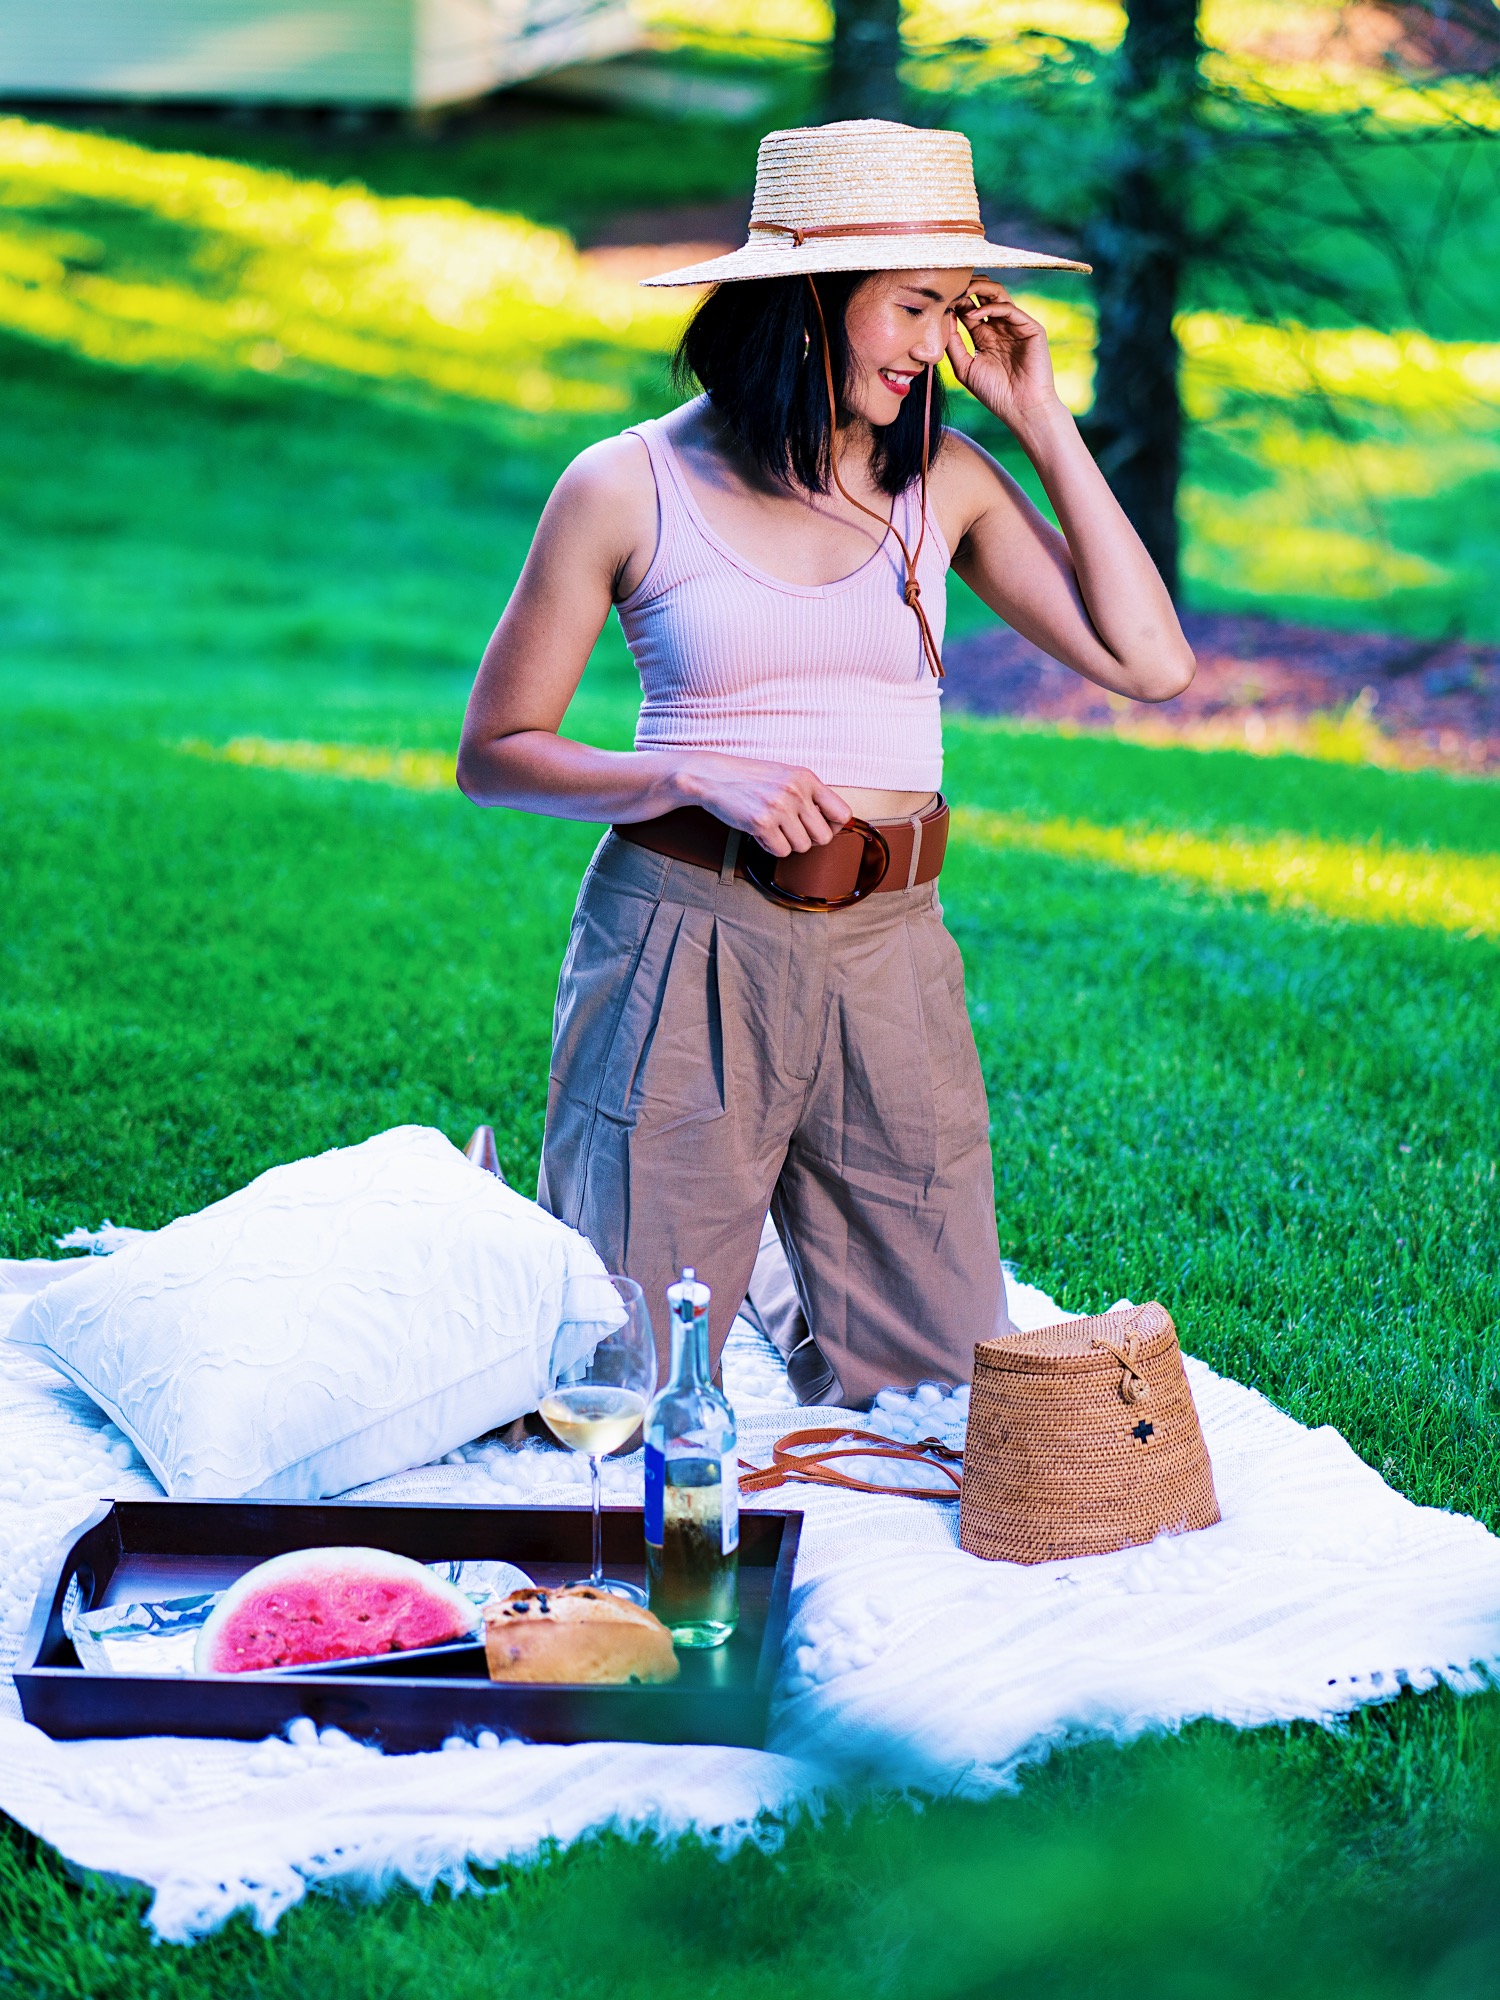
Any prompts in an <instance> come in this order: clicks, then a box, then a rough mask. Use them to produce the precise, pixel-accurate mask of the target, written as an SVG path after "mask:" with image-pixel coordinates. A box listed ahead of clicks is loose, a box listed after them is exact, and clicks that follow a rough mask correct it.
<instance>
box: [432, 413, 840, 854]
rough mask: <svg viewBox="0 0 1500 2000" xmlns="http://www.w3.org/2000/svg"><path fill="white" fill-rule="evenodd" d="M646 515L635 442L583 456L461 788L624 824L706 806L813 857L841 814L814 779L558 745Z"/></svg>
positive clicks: (647, 482)
mask: <svg viewBox="0 0 1500 2000" xmlns="http://www.w3.org/2000/svg"><path fill="white" fill-rule="evenodd" d="M656 514H657V509H656V486H655V482H654V480H653V478H652V474H651V467H650V463H649V461H648V459H647V456H646V451H645V447H644V446H643V445H642V444H641V443H640V441H639V440H638V439H635V438H624V437H621V438H611V439H608V440H607V441H606V442H605V443H603V444H598V445H594V446H591V447H590V449H589V450H588V451H586V452H584V453H583V455H582V456H581V457H580V458H577V459H575V460H574V462H573V464H572V465H570V466H569V468H568V470H567V471H566V472H565V473H564V474H563V476H562V478H561V479H560V480H559V481H558V483H557V486H556V487H555V489H554V490H553V493H552V497H551V499H550V500H549V501H548V502H547V505H546V508H545V509H544V510H543V513H542V518H541V520H540V522H539V523H538V525H537V531H536V537H535V539H534V541H533V542H532V545H531V552H530V554H529V555H528V556H527V558H526V563H525V567H524V568H523V569H522V571H521V575H520V578H519V580H518V581H517V584H516V587H515V590H514V591H513V592H512V594H511V599H510V602H509V603H508V604H507V605H506V607H505V611H504V614H503V615H502V617H501V619H500V623H499V624H498V625H497V626H496V628H495V632H494V636H493V637H492V638H491V640H490V643H489V645H488V646H487V647H486V648H485V653H484V658H483V660H482V661H481V663H480V667H479V673H478V676H477V678H476V679H475V682H474V689H473V692H472V693H471V695H470V696H469V706H468V709H467V711H466V713H465V715H464V727H463V737H462V739H461V741H460V744H459V752H458V782H459V787H460V789H461V790H462V791H463V792H464V793H465V795H466V796H467V797H469V798H471V799H473V800H474V802H475V804H476V805H482V806H510V807H512V808H514V809H516V810H518V811H521V812H535V813H548V814H552V815H554V816H555V817H558V818H562V819H581V820H603V821H611V820H612V821H616V822H618V823H620V824H622V825H623V824H627V823H629V822H632V821H636V820H646V819H655V818H656V817H657V816H658V815H659V814H661V813H665V812H671V811H673V810H674V809H675V808H676V807H678V806H686V805H697V806H704V807H706V808H707V810H708V811H709V812H711V813H713V814H714V815H715V816H716V817H717V818H719V819H721V820H723V821H724V822H725V824H726V825H728V826H736V827H738V828H739V829H740V830H741V831H742V832H744V833H748V834H751V835H752V836H753V837H754V838H755V839H756V840H758V841H759V842H760V844H761V845H762V846H763V847H765V848H767V849H768V850H769V851H770V852H771V853H772V854H789V853H792V852H796V853H805V852H806V851H807V849H808V848H810V847H821V846H822V845H824V843H825V842H827V841H829V840H831V839H832V838H833V835H834V833H835V831H836V830H837V828H838V827H840V826H842V825H843V823H844V821H845V820H846V819H847V818H848V816H849V809H848V807H847V806H846V805H845V804H844V802H843V800H842V799H840V798H839V796H838V794H837V793H836V792H832V791H830V790H829V788H828V787H827V786H826V785H824V784H822V783H821V782H820V781H819V780H818V779H817V778H816V777H814V775H813V773H812V772H811V771H805V770H801V769H798V768H797V767H795V766H793V765H789V764H774V763H768V762H763V761H761V760H759V759H755V758H748V757H726V756H723V755H721V754H720V753H718V752H717V751H712V750H681V751H673V750H625V751H620V750H596V749H595V748H593V746H592V745H590V744H587V743H577V742H574V741H572V740H571V739H570V738H568V737H565V736H560V735H559V734H558V731H559V729H560V728H561V726H562V720H563V717H564V715H565V714H566V713H567V709H568V704H569V702H570V701H571V700H572V699H573V696H574V694H575V692H576V691H577V688H578V683H579V681H580V680H581V679H582V677H583V670H584V667H585V666H586V665H587V663H588V658H589V654H590V653H591V652H592V651H593V648H594V642H595V641H596V640H597V639H598V637H599V634H600V632H601V631H602V630H603V629H604V623H605V620H606V619H607V618H608V617H609V613H610V607H611V605H612V604H613V603H614V602H615V601H616V600H617V599H618V598H621V597H625V596H628V595H629V592H630V590H631V589H633V588H634V587H635V585H636V584H637V583H638V582H639V581H640V579H641V578H642V577H643V576H644V575H645V572H646V569H647V567H648V566H649V564H650V561H651V557H652V552H653V551H654V549H655V546H656V535H657V518H656Z"/></svg>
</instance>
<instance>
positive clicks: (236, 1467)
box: [10, 1125, 605, 1500]
mask: <svg viewBox="0 0 1500 2000" xmlns="http://www.w3.org/2000/svg"><path fill="white" fill-rule="evenodd" d="M602 1271H603V1265H602V1264H601V1263H600V1261H599V1257H598V1254H597V1253H596V1251H595V1250H594V1248H593V1246H592V1245H591V1244H590V1243H588V1242H587V1240H586V1239H585V1238H584V1237H582V1236H580V1235H579V1234H578V1233H577V1231H576V1230H572V1229H569V1228H568V1227H567V1225H566V1224H565V1223H562V1222H558V1221H557V1220H556V1219H555V1217H553V1216H550V1215H548V1214H547V1213H546V1212H545V1211H544V1210H543V1209H540V1208H538V1207H537V1205H536V1203H535V1202H532V1201H527V1200H526V1199H525V1197H524V1196H522V1195H519V1194H517V1193H516V1192H515V1190H514V1189H513V1188H509V1187H507V1186H506V1185H505V1183H504V1182H503V1181H501V1180H497V1179H496V1178H495V1176H494V1175H493V1174H488V1173H485V1172H484V1171H482V1170H481V1169H480V1168H478V1167H475V1166H474V1165H472V1164H471V1163H470V1161H468V1160H467V1159H465V1157H464V1155H463V1154H462V1153H461V1152H459V1150H458V1148H457V1147H456V1146H453V1145H450V1144H449V1142H448V1141H447V1140H446V1139H445V1138H444V1137H443V1135H442V1133H441V1132H434V1131H430V1130H428V1129H427V1128H425V1127H423V1126H420V1125H403V1126H399V1127H398V1128H397V1129H396V1130H395V1131H392V1132H382V1133H380V1134H379V1135H378V1136H377V1137H376V1138H373V1139H367V1140H366V1141H365V1142H364V1144H363V1145H362V1146H349V1147H345V1148H343V1149H341V1150H339V1151H337V1152H332V1153H323V1154H321V1155H320V1156H319V1157H318V1158H316V1159H312V1160H297V1161H295V1162H293V1163H292V1164H291V1165H290V1166H285V1167H273V1168H272V1169H271V1171H270V1172H269V1173H265V1174H262V1175H261V1176H260V1179H259V1180H256V1181H252V1182H251V1183H250V1185H249V1187H247V1188H242V1189H241V1190H240V1192H239V1193H238V1194H232V1195H230V1196H229V1197H228V1198H227V1199H226V1200H224V1201H218V1202H215V1203H214V1205H213V1207H212V1208H205V1209H203V1210H202V1211H201V1213H199V1214H197V1215H187V1216H183V1217H182V1218H181V1219H180V1220H179V1221H177V1222H173V1223H171V1224H169V1225H168V1227H167V1228H165V1229H160V1230H156V1231H154V1232H153V1233H151V1234H150V1235H147V1236H143V1237H141V1238H139V1239H138V1240H137V1241H135V1242H134V1243H132V1244H131V1245H130V1246H129V1248H128V1249H124V1250H117V1251H116V1252H115V1253H114V1255H113V1256H110V1257H89V1258H85V1259H82V1260H81V1262H80V1268H79V1269H78V1270H77V1271H76V1272H72V1273H70V1274H69V1275H68V1276H67V1277H65V1278H60V1279H59V1280H58V1281H57V1282H56V1283H55V1284H52V1285H49V1286H48V1287H47V1289H46V1290H45V1291H43V1292H39V1293H38V1294H37V1295H36V1296H35V1297H34V1298H32V1299H30V1300H28V1302H27V1304H26V1305H25V1306H24V1307H23V1308H22V1310H21V1313H20V1315H19V1317H18V1318H17V1320H16V1321H15V1324H14V1326H13V1327H12V1330H11V1335H10V1337H11V1339H12V1340H15V1341H19V1342H21V1343H22V1344H23V1345H25V1346H28V1347H31V1348H33V1349H35V1350H37V1351H38V1353H39V1354H40V1356H41V1357H42V1358H43V1359H44V1360H46V1361H49V1362H50V1363H51V1364H52V1365H53V1366H54V1367H56V1368H60V1369H61V1370H62V1372H63V1373H64V1374H65V1375H68V1376H70V1377H71V1378H72V1380H73V1381H74V1382H76V1383H77V1384H78V1386H79V1388H80V1389H82V1390H83V1392H84V1393H85V1395H87V1396H90V1397H92V1399H93V1400H94V1402H96V1403H97V1404H98V1405H99V1407H100V1408H101V1409H103V1410H105V1411H107V1412H108V1414H109V1415H110V1417H111V1418H112V1419H113V1420H114V1422H115V1423H117V1424H118V1425H119V1427H120V1429H121V1430H122V1431H124V1432H125V1433H126V1435H127V1436H128V1437H130V1438H131V1439H132V1440H133V1442H134V1443H135V1445H136V1447H137V1449H138V1450H139V1452H140V1454H141V1456H142V1458H144V1459H145V1461H146V1463H147V1464H148V1465H149V1466H150V1468H151V1470H152V1471H153V1472H154V1473H155V1474H156V1476H157V1478H158V1479H159V1480H160V1481H161V1483H162V1485H163V1486H164V1487H165V1488H166V1490H167V1492H168V1493H169V1494H170V1495H171V1496H172V1497H173V1498H174V1499H208V1498H228V1499H299V1500H315V1499H320V1498H321V1497H322V1496H323V1495H325V1494H328V1493H342V1492H345V1491H347V1490H348V1488H350V1487H351V1486H361V1485H363V1484H364V1483H365V1481H366V1480H370V1479H379V1478H382V1477H383V1476H384V1475H386V1474H387V1473H392V1472H402V1471H405V1470H406V1468H407V1467H408V1466H413V1465H422V1464H425V1463H427V1461H428V1460H430V1459H434V1458H438V1457H440V1456H441V1455H442V1454H443V1453H444V1452H445V1451H451V1450H453V1449H454V1447H455V1446H457V1445H460V1444H463V1443H465V1442H466V1441H467V1440H468V1439H470V1438H474V1437H478V1436H479V1435H480V1434H481V1433H482V1432H483V1431H486V1430H490V1429H492V1428H493V1427H494V1426H495V1425H496V1424H503V1423H508V1422H509V1421H510V1419H511V1418H512V1417H518V1416H521V1415H523V1414H524V1413H525V1412H526V1411H528V1410H534V1409H535V1408H536V1406H537V1403H538V1401H539V1400H540V1398H541V1397H542V1396H543V1395H544V1394H545V1393H546V1390H547V1388H548V1386H549V1382H550V1380H551V1375H550V1369H551V1366H552V1360H553V1356H552V1350H553V1346H554V1342H556V1344H557V1347H558V1350H559V1351H558V1354H557V1357H556V1360H557V1365H558V1366H560V1367H562V1366H567V1365H568V1364H569V1363H570V1362H571V1361H573V1360H575V1359H577V1358H579V1356H581V1355H582V1354H585V1353H588V1352H590V1351H591V1350H592V1348H593V1346H594V1344H595V1342H596V1341H597V1340H598V1339H599V1337H600V1335H601V1333H602V1332H603V1331H604V1330H605V1329H604V1328H603V1327H602V1326H600V1325H597V1324H595V1325H593V1326H584V1325H580V1324H576V1323H575V1324H572V1325H560V1324H559V1314H560V1311H561V1309H562V1308H561V1287H562V1284H563V1281H564V1280H565V1279H567V1278H569V1277H574V1276H594V1275H597V1274H599V1273H601V1272H602Z"/></svg>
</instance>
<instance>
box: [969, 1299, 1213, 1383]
mask: <svg viewBox="0 0 1500 2000" xmlns="http://www.w3.org/2000/svg"><path fill="white" fill-rule="evenodd" d="M1132 1334H1134V1336H1135V1340H1136V1356H1137V1359H1139V1360H1141V1361H1151V1360H1154V1359H1155V1358H1156V1356H1157V1355H1158V1354H1160V1353H1161V1351H1162V1349H1163V1348H1164V1347H1166V1346H1168V1345H1169V1344H1171V1343H1173V1342H1175V1340H1176V1338H1177V1329H1176V1327H1174V1326H1173V1324H1172V1315H1171V1314H1170V1313H1169V1312H1168V1311H1167V1309H1166V1307H1165V1306H1164V1305H1159V1304H1158V1303H1157V1302H1156V1300H1154V1299H1153V1300H1152V1301H1151V1302H1150V1303H1149V1304H1147V1305H1143V1306H1124V1307H1122V1308H1121V1309H1120V1311H1118V1312H1108V1313H1095V1314H1093V1315H1092V1317H1090V1318H1088V1319H1064V1320H1059V1321H1058V1322H1057V1323H1056V1324H1055V1325H1054V1326H1040V1327H1036V1328H1034V1329H1033V1330H1032V1331H1030V1332H1028V1333H1007V1334H1002V1335H1000V1337H999V1338H998V1339H995V1340H982V1341H980V1343H979V1345H978V1346H977V1347H976V1348H975V1350H974V1358H975V1360H976V1362H977V1361H981V1360H982V1361H985V1362H987V1363H988V1364H989V1366H990V1367H992V1368H1033V1367H1035V1366H1037V1365H1038V1364H1039V1363H1040V1364H1041V1365H1042V1366H1046V1364H1047V1363H1049V1362H1052V1363H1058V1362H1066V1363H1067V1364H1069V1366H1070V1367H1077V1366H1080V1365H1081V1366H1084V1367H1087V1366H1088V1365H1090V1364H1092V1365H1094V1366H1095V1367H1097V1368H1100V1369H1107V1368H1116V1369H1117V1368H1118V1367H1119V1365H1120V1363H1119V1358H1118V1356H1117V1354H1116V1353H1115V1352H1114V1350H1115V1349H1117V1348H1124V1347H1128V1345H1129V1342H1130V1338H1131V1335H1132Z"/></svg>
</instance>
